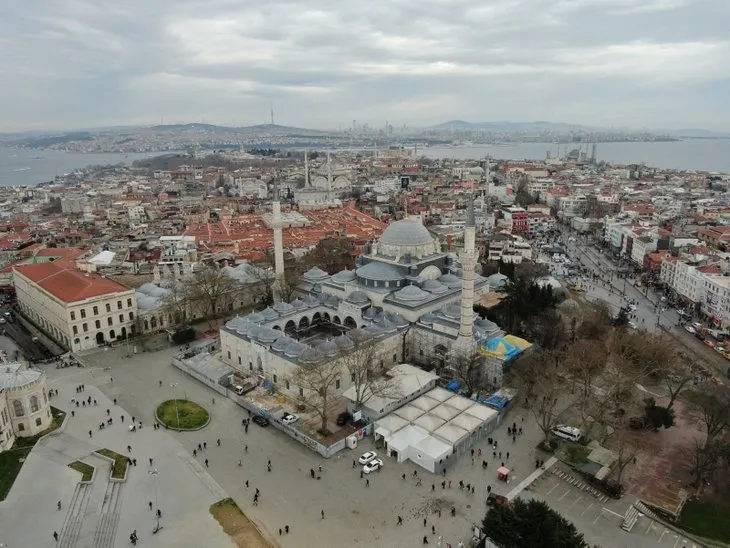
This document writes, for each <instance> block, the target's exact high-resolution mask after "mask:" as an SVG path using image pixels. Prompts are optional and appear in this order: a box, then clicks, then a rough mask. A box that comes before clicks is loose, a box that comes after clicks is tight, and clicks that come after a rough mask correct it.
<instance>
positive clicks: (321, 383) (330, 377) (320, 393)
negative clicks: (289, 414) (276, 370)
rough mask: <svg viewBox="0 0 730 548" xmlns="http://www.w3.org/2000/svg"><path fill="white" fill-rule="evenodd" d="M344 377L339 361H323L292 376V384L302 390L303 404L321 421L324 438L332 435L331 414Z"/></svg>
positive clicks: (321, 431) (301, 367)
mask: <svg viewBox="0 0 730 548" xmlns="http://www.w3.org/2000/svg"><path fill="white" fill-rule="evenodd" d="M341 375H342V364H341V363H340V361H339V360H330V359H325V358H324V356H322V357H321V359H319V360H317V361H315V363H312V364H311V365H303V366H299V367H297V369H296V371H295V372H294V374H293V375H292V376H291V382H292V384H294V385H296V386H298V387H299V388H301V389H302V393H303V396H301V397H300V399H301V401H302V403H304V404H305V405H307V406H309V407H311V408H312V410H314V412H315V413H317V415H319V418H320V419H321V424H320V429H319V432H320V434H322V435H323V436H327V435H329V434H330V431H329V429H328V428H327V424H328V420H329V414H330V413H331V412H332V409H333V403H334V399H335V398H334V396H335V394H334V390H335V387H336V386H337V382H338V381H339V380H340V377H341Z"/></svg>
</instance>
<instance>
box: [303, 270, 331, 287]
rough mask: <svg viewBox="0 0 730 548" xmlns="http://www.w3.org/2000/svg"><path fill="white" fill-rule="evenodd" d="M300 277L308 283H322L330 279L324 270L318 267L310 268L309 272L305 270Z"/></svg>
mask: <svg viewBox="0 0 730 548" xmlns="http://www.w3.org/2000/svg"><path fill="white" fill-rule="evenodd" d="M302 277H303V278H304V279H305V280H307V281H308V282H312V283H314V282H322V281H324V280H326V279H327V278H329V277H330V275H329V274H327V273H326V272H325V271H324V270H322V269H321V268H319V267H318V266H315V267H312V268H310V269H309V270H307V271H306V272H305V273H304V274H303V275H302Z"/></svg>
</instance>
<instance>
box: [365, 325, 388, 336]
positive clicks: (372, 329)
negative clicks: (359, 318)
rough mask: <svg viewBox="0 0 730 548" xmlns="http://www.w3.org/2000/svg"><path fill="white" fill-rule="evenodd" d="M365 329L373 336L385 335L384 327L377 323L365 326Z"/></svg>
mask: <svg viewBox="0 0 730 548" xmlns="http://www.w3.org/2000/svg"><path fill="white" fill-rule="evenodd" d="M363 331H364V332H365V333H367V334H368V335H370V336H372V337H382V336H383V335H384V331H383V329H382V328H381V327H380V326H378V325H375V324H373V325H369V326H367V327H365V328H363Z"/></svg>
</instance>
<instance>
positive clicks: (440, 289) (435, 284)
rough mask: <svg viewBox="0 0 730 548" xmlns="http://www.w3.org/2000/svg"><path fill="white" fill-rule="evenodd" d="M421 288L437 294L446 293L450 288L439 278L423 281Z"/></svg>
mask: <svg viewBox="0 0 730 548" xmlns="http://www.w3.org/2000/svg"><path fill="white" fill-rule="evenodd" d="M421 289H424V290H426V291H428V292H429V293H436V294H437V295H438V294H440V293H445V292H446V291H448V290H449V288H448V287H446V286H445V285H444V284H442V283H441V282H439V281H437V280H426V281H425V282H423V285H422V286H421Z"/></svg>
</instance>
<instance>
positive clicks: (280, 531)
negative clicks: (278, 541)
mask: <svg viewBox="0 0 730 548" xmlns="http://www.w3.org/2000/svg"><path fill="white" fill-rule="evenodd" d="M281 533H282V530H281V527H279V536H281Z"/></svg>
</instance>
